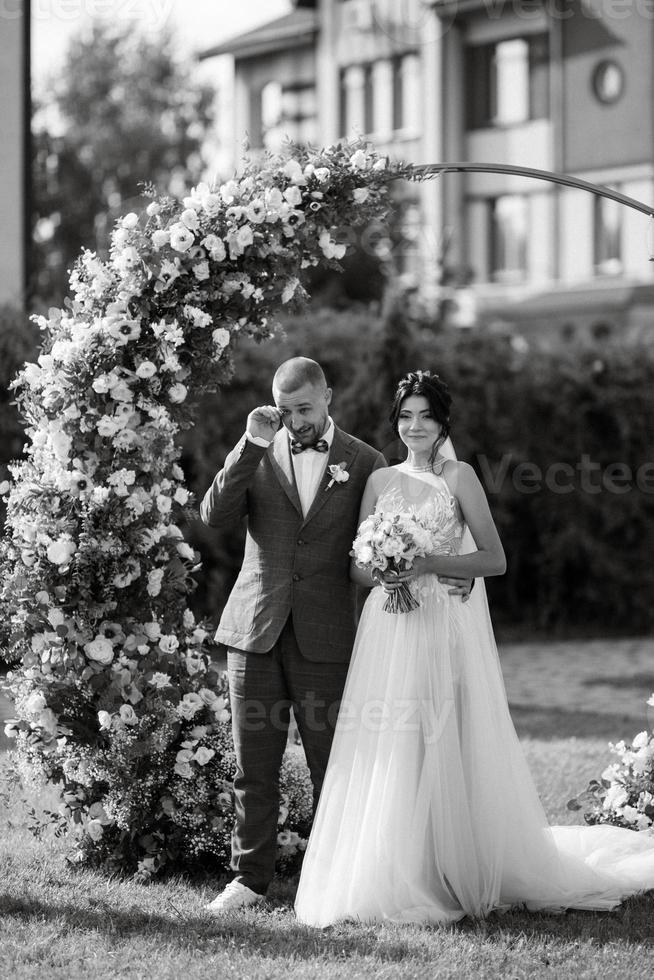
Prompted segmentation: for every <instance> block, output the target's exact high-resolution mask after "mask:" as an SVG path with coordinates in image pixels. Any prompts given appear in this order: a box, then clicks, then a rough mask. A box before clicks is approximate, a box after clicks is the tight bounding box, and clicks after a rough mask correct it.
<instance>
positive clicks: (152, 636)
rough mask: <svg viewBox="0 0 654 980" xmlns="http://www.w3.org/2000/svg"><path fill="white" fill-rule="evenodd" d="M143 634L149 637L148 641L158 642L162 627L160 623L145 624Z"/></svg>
mask: <svg viewBox="0 0 654 980" xmlns="http://www.w3.org/2000/svg"><path fill="white" fill-rule="evenodd" d="M155 571H157V572H159V571H161V569H159V568H157V569H155ZM150 574H152V573H150ZM161 574H162V575H163V572H161ZM148 578H149V576H148ZM143 632H144V633H145V635H146V636H147V638H148V640H158V639H159V637H160V636H161V626H159V623H157V622H155V621H154V620H152V621H151V622H149V623H143Z"/></svg>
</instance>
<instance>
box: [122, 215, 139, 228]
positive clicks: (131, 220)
mask: <svg viewBox="0 0 654 980" xmlns="http://www.w3.org/2000/svg"><path fill="white" fill-rule="evenodd" d="M138 223H139V216H138V214H135V213H134V211H130V212H129V214H126V215H125V217H124V218H123V220H122V221H121V225H122V226H123V228H128V229H129V228H136V226H137V224H138Z"/></svg>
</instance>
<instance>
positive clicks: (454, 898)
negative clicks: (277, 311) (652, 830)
mask: <svg viewBox="0 0 654 980" xmlns="http://www.w3.org/2000/svg"><path fill="white" fill-rule="evenodd" d="M450 403H451V398H450V395H449V392H448V389H447V386H446V385H445V384H444V382H443V381H442V380H441V379H440V378H439V377H438V376H437V375H429V373H428V372H421V371H418V372H416V373H412V374H409V375H407V376H406V377H405V378H403V379H402V380H401V381H400V383H399V386H398V389H397V392H396V395H395V400H394V403H393V408H392V414H391V422H392V423H393V427H394V429H395V431H396V433H397V434H398V435H399V437H400V439H401V440H402V441H403V442H404V444H405V445H406V446H407V449H408V458H407V460H406V462H404V463H401V464H399V465H398V466H391V467H389V468H386V469H381V470H377V471H376V472H375V473H373V474H372V475H371V477H370V479H369V481H368V484H367V487H366V491H365V493H364V497H363V501H362V505H361V514H360V521H363V520H364V519H365V518H366V517H368V515H369V514H371V513H372V512H374V511H377V512H384V513H385V514H389V515H393V514H398V513H405V514H406V513H407V512H409V513H412V514H415V515H416V516H419V517H421V518H426V519H427V520H428V521H429V522H430V526H431V527H432V528H434V527H435V528H436V529H437V530H436V532H435V533H434V535H433V543H434V546H433V549H432V550H431V551H430V553H429V554H428V555H427V557H425V558H418V559H416V561H415V563H414V566H413V568H412V569H411V570H410V571H409V572H406V573H403V574H402V575H400V577H399V579H398V578H395V577H393V578H392V579H391V577H390V576H389V575H388V574H387V573H386V574H385V575H384V576H383V577H384V581H382V583H381V584H382V587H381V588H372V591H371V592H370V594H369V596H368V599H367V601H366V604H365V607H364V610H363V614H362V617H361V622H360V625H359V629H358V632H357V637H356V642H355V646H354V651H353V655H352V662H351V665H350V670H349V674H348V679H347V683H346V687H345V691H344V695H343V700H342V702H341V708H340V712H339V717H338V724H337V728H336V734H335V738H334V743H333V747H332V750H331V755H330V759H329V765H328V768H327V773H326V776H325V782H324V785H323V789H322V793H321V796H320V802H319V805H318V809H317V812H316V817H315V821H314V826H313V830H312V833H311V837H310V840H309V844H308V847H307V851H306V854H305V858H304V864H303V868H302V875H301V878H300V884H299V888H298V893H297V898H296V903H295V908H296V912H297V916H298V918H299V920H300V921H302V922H305V923H308V924H310V925H315V926H326V925H329V924H331V923H334V922H337V921H339V920H342V919H346V918H355V919H361V920H367V921H371V920H372V921H381V920H390V921H394V922H425V923H446V922H453V921H456V920H458V919H461V918H463V917H464V916H466V915H469V916H475V917H481V916H485V915H487V914H488V913H489V912H491V911H492V910H493V909H502V908H508V907H511V906H513V905H523V906H525V907H527V908H528V909H531V910H537V909H549V910H556V909H564V908H582V909H596V910H597V909H610V908H613V907H614V906H615V905H617V904H618V903H619V902H620V901H621V900H622V899H623V898H625V897H626V896H627V895H630V894H634V893H636V892H638V891H643V890H646V889H649V888H654V838H653V837H652V836H650V835H646V834H644V833H638V832H635V831H631V830H624V829H619V828H616V827H611V826H607V825H598V826H592V827H550V826H548V824H547V820H546V817H545V813H544V810H543V808H542V805H541V802H540V800H539V798H538V795H537V793H536V789H535V786H534V783H533V781H532V778H531V775H530V773H529V770H528V768H527V764H526V761H525V759H524V756H523V754H522V750H521V748H520V744H519V741H518V738H517V735H516V733H515V730H514V728H513V724H512V722H511V717H510V715H509V710H508V704H507V699H506V693H505V690H504V684H503V680H502V675H501V670H500V665H499V660H498V656H497V649H496V646H495V641H494V637H493V632H492V627H491V622H490V618H489V614H488V607H487V604H486V597H485V589H484V586H483V582H482V581H480V580H478V581H477V582H476V584H475V588H474V589H473V591H472V593H471V595H470V600H469V602H467V603H463V602H461V601H460V600H459V599H458V598H456V597H453V596H450V595H449V594H448V590H447V586H445V585H442V584H441V583H440V582H439V580H438V576H439V575H445V576H456V577H462V578H477V577H479V578H481V577H484V576H487V575H501V574H502V573H503V572H504V569H505V559H504V552H503V549H502V545H501V542H500V539H499V536H498V533H497V530H496V528H495V525H494V523H493V519H492V517H491V514H490V510H489V507H488V504H487V501H486V498H485V495H484V492H483V489H482V487H481V484H480V483H479V481H478V479H477V477H476V475H475V473H474V471H473V470H472V468H471V467H470V466H469V465H468V464H466V463H463V462H459V461H457V460H456V459H452V458H447V457H448V445H449V441H448V440H447V437H448V431H449V410H450ZM450 455H453V454H450ZM466 539H468V540H466ZM352 577H353V578H354V579H355V581H356V582H357V583H359V584H361V585H366V586H368V587H369V588H370V587H372V586H374V585H375V584H377V583H376V582H375V581H373V579H372V577H371V574H370V572H369V570H368V569H362V568H359V567H357V566H356V565H355V564H354V563H353V566H352ZM408 579H411V580H412V582H411V589H412V591H413V593H414V595H415V596H416V598H417V599H418V601H419V606H418V608H416V609H414V610H412V611H410V612H404V613H392V612H386V611H385V610H384V609H383V606H384V603H385V601H386V600H387V598H388V595H389V592H390V591H391V590H392V589H395V588H398V587H399V585H400V583H401V581H402V580H405V581H406V580H408Z"/></svg>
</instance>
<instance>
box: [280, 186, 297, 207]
mask: <svg viewBox="0 0 654 980" xmlns="http://www.w3.org/2000/svg"><path fill="white" fill-rule="evenodd" d="M283 196H284V200H285V201H286V202H287V203H288V204H290V205H291V207H297V205H298V204H301V203H302V192H301V191H300V188H299V187H295V186H293V187H287V188H286V190H285V191H284V195H283Z"/></svg>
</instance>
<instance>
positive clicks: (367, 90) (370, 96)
mask: <svg viewBox="0 0 654 980" xmlns="http://www.w3.org/2000/svg"><path fill="white" fill-rule="evenodd" d="M374 129H375V105H374V90H373V83H372V65H366V66H365V67H364V69H363V131H364V133H372V132H374Z"/></svg>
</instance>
